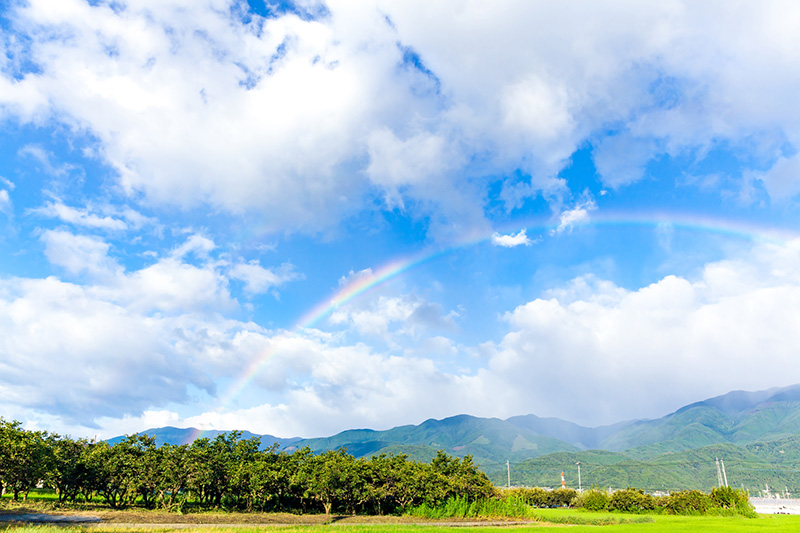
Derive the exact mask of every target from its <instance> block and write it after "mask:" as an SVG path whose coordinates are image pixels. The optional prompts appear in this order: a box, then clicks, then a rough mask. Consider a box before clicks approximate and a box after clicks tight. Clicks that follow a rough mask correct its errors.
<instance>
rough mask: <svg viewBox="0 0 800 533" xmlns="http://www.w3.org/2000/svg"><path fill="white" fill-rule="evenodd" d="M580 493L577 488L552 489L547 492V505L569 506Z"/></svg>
mask: <svg viewBox="0 0 800 533" xmlns="http://www.w3.org/2000/svg"><path fill="white" fill-rule="evenodd" d="M577 495H578V491H576V490H575V489H556V490H551V491H550V492H549V493H548V494H547V506H548V507H568V506H569V504H570V503H571V502H572V500H574V499H575V496H577Z"/></svg>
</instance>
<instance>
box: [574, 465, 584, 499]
mask: <svg viewBox="0 0 800 533" xmlns="http://www.w3.org/2000/svg"><path fill="white" fill-rule="evenodd" d="M575 464H576V465H578V492H583V489H582V488H581V462H580V461H578V462H577V463H575Z"/></svg>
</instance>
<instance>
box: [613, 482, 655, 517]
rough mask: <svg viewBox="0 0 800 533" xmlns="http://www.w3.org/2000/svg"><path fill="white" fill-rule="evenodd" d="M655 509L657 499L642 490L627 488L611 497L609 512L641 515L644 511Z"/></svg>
mask: <svg viewBox="0 0 800 533" xmlns="http://www.w3.org/2000/svg"><path fill="white" fill-rule="evenodd" d="M655 508H656V502H655V499H654V498H653V497H652V496H651V495H649V494H645V493H644V491H643V490H640V489H631V488H627V489H624V490H618V491H616V492H614V494H612V495H611V498H610V499H609V501H608V510H609V511H621V512H623V513H640V512H642V511H652V510H653V509H655Z"/></svg>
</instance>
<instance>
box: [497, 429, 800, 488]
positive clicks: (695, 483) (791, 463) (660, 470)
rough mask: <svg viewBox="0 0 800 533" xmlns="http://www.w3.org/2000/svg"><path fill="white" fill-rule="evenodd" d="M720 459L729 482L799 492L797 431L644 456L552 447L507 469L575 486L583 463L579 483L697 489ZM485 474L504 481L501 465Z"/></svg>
mask: <svg viewBox="0 0 800 533" xmlns="http://www.w3.org/2000/svg"><path fill="white" fill-rule="evenodd" d="M717 458H720V459H722V462H723V463H722V464H723V466H724V469H725V473H726V478H727V481H728V484H729V485H730V486H732V487H737V488H745V489H747V490H749V491H750V493H751V494H760V492H761V491H762V489H765V488H766V487H765V485H769V487H770V490H772V491H780V492H784V491H788V492H790V493H800V435H795V436H792V437H788V438H785V439H781V440H776V441H767V442H756V443H752V444H748V445H746V446H737V445H735V444H730V443H725V444H713V445H710V446H702V447H700V448H695V449H692V450H684V451H681V452H667V453H663V454H661V455H658V456H655V457H652V458H650V459H647V460H642V459H636V458H634V457H632V456H631V455H630V454H628V453H627V452H623V453H620V452H609V451H600V450H590V451H580V452H575V453H555V454H549V455H544V456H541V457H537V458H534V459H529V460H527V461H523V462H522V463H520V464H518V465H514V466H513V467H512V469H511V482H512V484H515V485H522V486H540V487H558V486H560V484H561V472H564V477H565V480H566V483H567V486H569V487H571V488H577V487H578V466H577V463H578V462H580V463H581V465H580V467H581V485H582V487H583V488H589V487H600V488H607V487H613V488H625V487H636V488H641V489H643V490H646V491H648V492H656V491H662V492H669V491H674V490H684V489H698V490H703V491H709V490H711V489H712V488H713V487H716V486H717V484H718V481H717V468H716V459H717ZM487 475H488V476H489V479H491V480H492V481H493V482H494V483H496V484H498V485H505V483H506V480H507V477H506V476H507V473H506V471H505V470H497V469H496V470H492V471H489V472H487Z"/></svg>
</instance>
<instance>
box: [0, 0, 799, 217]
mask: <svg viewBox="0 0 800 533" xmlns="http://www.w3.org/2000/svg"><path fill="white" fill-rule="evenodd" d="M229 4H230V2H228V1H226V0H215V1H214V2H210V3H206V4H202V5H201V4H193V5H191V6H188V7H187V5H185V4H184V3H181V2H160V3H159V4H158V5H157V6H156V5H155V4H147V5H139V4H127V5H126V8H125V9H116V10H115V9H112V8H111V7H110V6H108V5H105V4H103V3H100V4H98V5H89V4H86V3H85V2H82V1H79V0H63V1H62V2H59V6H58V8H57V9H56V8H53V6H52V5H51V3H50V2H45V1H44V0H32V1H31V2H28V3H27V4H26V5H24V6H20V7H18V8H16V9H15V10H14V11H13V13H12V16H11V20H13V22H14V30H15V31H17V32H20V33H21V34H23V35H24V36H25V37H26V38H29V39H30V46H29V50H27V51H26V50H20V51H18V54H22V56H24V57H16V56H15V59H14V61H15V62H16V63H15V64H18V63H20V62H21V61H23V59H24V60H26V61H29V62H31V63H34V64H36V65H37V67H38V72H37V73H35V74H32V73H24V72H17V73H16V74H17V76H16V78H13V77H9V76H10V73H11V71H10V70H9V71H8V73H6V74H5V75H4V76H3V77H2V87H3V89H4V90H3V91H0V94H4V97H3V101H2V102H0V106H2V110H3V115H4V116H13V117H17V118H20V119H21V120H23V121H36V122H37V123H42V122H43V121H44V120H46V119H55V120H58V121H61V122H65V123H66V124H67V125H68V126H69V127H72V128H75V129H76V130H80V131H85V132H88V133H89V134H91V135H92V136H93V137H95V138H96V139H97V140H98V152H97V153H98V155H99V157H101V158H102V159H103V160H104V162H105V163H107V164H109V165H110V166H111V167H112V168H114V169H115V170H116V172H117V173H118V175H119V183H120V184H121V185H122V187H123V188H124V189H125V190H127V191H128V192H129V193H130V194H137V193H139V192H141V193H144V197H145V199H146V200H148V201H150V202H155V203H160V204H169V205H174V204H177V205H180V206H196V205H198V204H204V203H205V204H211V205H213V206H215V207H218V208H222V209H224V210H229V211H233V212H237V213H238V212H242V211H253V212H255V211H258V212H263V213H269V216H265V217H264V220H265V223H267V224H268V226H269V228H268V229H269V230H280V229H285V228H287V227H291V228H293V229H300V230H311V231H315V230H320V229H322V228H325V227H327V226H328V225H330V224H331V223H335V222H336V221H337V220H339V219H340V218H341V217H342V216H347V215H348V214H349V213H352V212H353V211H354V210H359V209H362V208H363V205H364V204H363V203H362V202H363V200H364V198H365V195H369V194H371V193H372V192H373V191H374V189H375V188H377V190H378V192H379V193H380V195H381V196H384V197H385V198H386V199H387V205H388V206H389V207H394V206H405V207H406V208H409V206H413V207H412V208H413V209H415V210H420V213H421V214H422V215H425V216H431V215H432V214H437V213H438V215H435V216H438V217H439V220H438V223H441V224H444V225H450V226H452V227H453V228H455V227H457V226H459V225H461V226H462V227H463V223H464V221H468V222H471V225H470V224H468V225H467V227H468V228H469V227H472V226H473V225H474V224H475V220H476V218H477V219H480V218H481V216H482V209H483V204H482V202H483V198H484V192H485V190H484V187H485V181H484V180H485V179H488V178H485V176H489V175H497V174H498V173H501V174H502V173H512V172H514V171H516V170H521V171H522V172H523V173H525V174H527V175H526V177H525V179H524V180H523V181H522V182H517V183H514V182H513V180H512V181H510V182H509V183H508V185H507V188H508V189H509V190H511V191H512V192H510V193H508V194H507V195H506V196H507V197H508V198H509V199H510V202H511V203H510V205H512V206H513V205H519V204H520V202H521V201H522V199H523V198H524V197H527V196H531V195H536V194H545V195H546V196H547V197H548V198H551V199H553V200H554V202H555V203H556V205H558V203H559V202H560V201H561V200H562V197H563V196H564V195H565V194H566V193H567V187H566V184H565V183H564V182H563V181H562V180H560V179H558V178H557V175H558V172H559V171H560V170H562V169H563V168H564V166H565V165H566V164H568V162H569V157H570V156H571V154H572V153H573V152H574V151H575V150H576V149H577V148H578V147H580V146H582V145H584V144H585V143H586V142H589V143H591V144H592V145H593V146H595V149H596V153H595V154H594V156H595V161H596V163H597V165H598V167H599V169H600V173H601V176H602V177H603V180H604V182H606V183H607V184H609V185H610V186H613V187H619V186H621V185H624V184H626V183H630V182H632V181H635V180H637V179H639V177H640V176H641V171H642V169H643V168H644V166H645V165H646V164H647V162H648V160H650V159H651V158H652V157H654V156H657V155H661V154H664V153H666V154H690V155H692V154H701V156H702V154H704V153H707V149H708V148H709V147H711V146H713V145H717V144H723V145H726V146H733V147H737V146H747V147H750V145H752V144H753V139H762V140H761V141H758V142H757V143H756V144H759V143H760V146H758V147H757V149H758V150H761V151H762V153H774V152H775V150H776V148H778V147H779V145H780V144H782V143H786V142H787V140H788V142H789V143H790V144H792V145H793V146H794V145H795V144H797V139H798V138H800V137H799V136H800V114H799V113H798V112H797V111H793V110H794V109H795V108H796V106H794V95H795V94H796V88H797V86H798V85H799V84H800V75H798V74H797V69H795V68H793V66H794V65H795V64H796V61H797V50H796V47H794V46H791V44H792V43H793V41H794V36H795V34H796V31H795V30H796V28H795V27H794V25H793V24H792V23H791V22H790V21H793V20H795V18H794V14H796V10H797V6H796V5H794V4H793V3H790V2H789V3H784V2H774V3H771V4H769V5H768V6H761V5H756V4H743V5H741V6H739V7H738V8H737V9H735V10H733V9H732V10H726V12H725V13H722V14H720V12H719V11H720V10H719V9H718V6H714V5H709V4H697V3H694V2H680V1H677V0H676V1H671V2H662V3H659V4H657V5H656V4H652V3H643V4H635V5H631V4H630V3H628V2H616V1H609V2H603V3H597V2H591V1H588V2H579V3H578V4H577V5H575V4H571V5H569V6H567V5H559V4H552V5H551V4H539V3H531V2H525V1H512V0H509V1H507V2H503V4H502V7H500V6H497V5H487V6H480V5H478V4H464V3H462V2H440V3H438V5H437V6H435V7H431V6H430V5H429V3H428V2H419V1H408V2H402V3H396V2H383V1H376V2H372V3H366V4H365V3H359V4H349V3H347V2H331V3H330V4H329V5H328V8H329V10H330V16H329V17H325V18H323V19H320V20H302V19H301V18H299V17H297V16H295V15H285V16H281V17H277V18H270V19H266V20H263V21H261V20H257V17H255V19H256V20H254V22H252V23H251V24H249V25H245V24H242V23H241V22H240V21H239V20H234V19H231V17H232V15H231V14H230V13H231V10H229V9H227V8H226V6H228V5H229ZM576 9H577V10H578V11H580V12H581V13H582V16H580V17H575V16H574V12H575V10H576ZM385 17H388V18H389V19H390V20H391V22H392V24H389V23H387V22H386V20H385ZM56 27H57V28H59V31H58V32H57V33H54V32H53V31H51V30H52V28H56ZM54 36H55V37H54ZM576 36H578V37H576ZM398 43H399V44H398ZM409 52H413V53H414V54H416V55H414V57H415V58H416V59H414V60H413V61H412V60H410V59H409V57H408V54H409ZM15 53H17V52H15ZM404 54H406V57H405V59H404ZM415 61H416V64H415ZM9 68H10V67H9ZM12 70H13V69H12ZM753 95H758V96H757V97H753ZM609 130H613V131H614V134H613V135H612V136H610V137H609V136H608V131H609ZM775 132H777V133H775ZM762 134H764V135H762ZM767 134H769V135H767ZM770 139H773V140H770ZM774 139H778V140H777V141H774ZM776 143H777V144H776ZM23 153H24V154H27V155H29V156H32V157H34V158H36V159H37V160H38V161H39V162H40V163H41V164H42V166H43V169H44V170H45V171H46V172H48V173H51V174H59V173H61V174H63V173H64V172H68V171H69V170H70V168H67V167H65V166H63V165H62V166H58V165H55V164H53V163H52V161H51V158H50V156H49V154H47V153H46V152H44V151H43V149H42V148H41V147H37V146H33V145H31V146H29V147H26V148H25V149H23ZM778 164H779V165H781V163H780V161H779V160H778ZM780 170H781V169H780V168H776V169H775V173H778V172H780ZM776 180H777V178H776ZM767 181H770V180H767ZM772 181H775V180H772ZM777 181H780V182H781V183H786V180H784V179H781V180H777ZM768 188H770V194H772V193H773V192H774V193H775V194H776V195H781V194H784V193H783V192H782V191H783V190H784V189H783V188H781V187H778V186H777V182H776V183H774V184H773V185H772V186H770V187H768ZM792 190H793V189H792ZM408 200H413V201H412V202H409V201H408ZM298 225H299V227H298Z"/></svg>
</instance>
